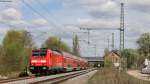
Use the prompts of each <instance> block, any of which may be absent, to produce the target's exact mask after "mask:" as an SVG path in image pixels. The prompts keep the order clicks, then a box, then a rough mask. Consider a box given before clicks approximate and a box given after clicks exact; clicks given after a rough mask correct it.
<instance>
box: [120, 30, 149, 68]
mask: <svg viewBox="0 0 150 84" xmlns="http://www.w3.org/2000/svg"><path fill="white" fill-rule="evenodd" d="M136 43H137V45H138V47H137V48H136V49H124V50H123V51H122V55H123V57H125V58H126V63H127V68H141V67H142V65H143V63H144V60H145V58H148V59H150V32H149V33H144V34H142V35H141V36H140V37H139V38H138V39H137V41H136Z"/></svg>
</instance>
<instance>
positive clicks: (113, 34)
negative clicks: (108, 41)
mask: <svg viewBox="0 0 150 84" xmlns="http://www.w3.org/2000/svg"><path fill="white" fill-rule="evenodd" d="M114 46H115V44H114V33H112V50H113V49H114Z"/></svg>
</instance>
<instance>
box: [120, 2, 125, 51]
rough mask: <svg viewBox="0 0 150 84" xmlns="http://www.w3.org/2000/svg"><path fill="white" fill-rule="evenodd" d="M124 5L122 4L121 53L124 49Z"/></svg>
mask: <svg viewBox="0 0 150 84" xmlns="http://www.w3.org/2000/svg"><path fill="white" fill-rule="evenodd" d="M124 35H125V33H124V4H123V3H121V13H120V51H122V50H123V49H124Z"/></svg>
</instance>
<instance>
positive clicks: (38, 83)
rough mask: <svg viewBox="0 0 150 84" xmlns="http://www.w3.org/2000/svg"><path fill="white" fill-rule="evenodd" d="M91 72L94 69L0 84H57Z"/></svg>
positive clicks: (20, 79)
mask: <svg viewBox="0 0 150 84" xmlns="http://www.w3.org/2000/svg"><path fill="white" fill-rule="evenodd" d="M93 70H95V69H88V70H82V71H75V72H69V73H62V74H57V75H50V76H42V77H24V78H17V79H10V80H9V79H8V80H2V81H0V84H57V83H60V82H62V81H65V80H68V79H71V78H74V77H77V76H80V75H83V74H86V73H88V72H91V71H93Z"/></svg>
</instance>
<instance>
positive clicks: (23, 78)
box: [0, 76, 35, 84]
mask: <svg viewBox="0 0 150 84" xmlns="http://www.w3.org/2000/svg"><path fill="white" fill-rule="evenodd" d="M31 78H35V76H31V77H16V78H9V79H2V80H0V84H3V83H7V82H12V81H19V80H26V79H31Z"/></svg>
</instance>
